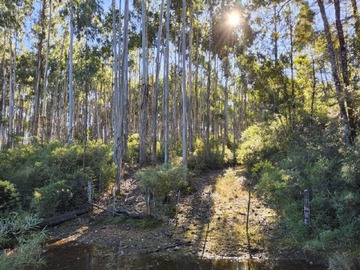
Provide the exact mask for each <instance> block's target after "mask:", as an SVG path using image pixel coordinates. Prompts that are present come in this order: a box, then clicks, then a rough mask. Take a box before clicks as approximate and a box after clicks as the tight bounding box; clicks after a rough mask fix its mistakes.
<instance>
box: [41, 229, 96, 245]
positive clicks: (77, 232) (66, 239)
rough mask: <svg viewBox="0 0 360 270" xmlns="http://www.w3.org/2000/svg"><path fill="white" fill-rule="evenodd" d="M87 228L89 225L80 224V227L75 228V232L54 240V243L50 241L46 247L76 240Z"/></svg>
mask: <svg viewBox="0 0 360 270" xmlns="http://www.w3.org/2000/svg"><path fill="white" fill-rule="evenodd" d="M88 229H89V226H87V225H84V226H81V227H80V228H78V229H77V230H75V232H74V233H73V234H71V235H69V236H67V237H64V238H62V239H60V240H58V241H55V242H54V243H51V244H50V245H49V246H48V247H52V246H61V245H64V244H67V243H70V242H73V241H75V240H77V239H78V238H79V237H81V236H82V235H84V234H85V233H86V232H87V230H88Z"/></svg>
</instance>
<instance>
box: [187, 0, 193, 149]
mask: <svg viewBox="0 0 360 270" xmlns="http://www.w3.org/2000/svg"><path fill="white" fill-rule="evenodd" d="M193 26H194V4H193V2H190V29H189V61H188V62H189V76H188V77H189V79H188V81H189V89H188V91H187V92H188V95H189V102H188V105H189V109H188V129H189V139H188V140H189V151H190V153H191V152H192V151H193V139H194V138H193V137H194V136H193V110H192V108H193V106H192V103H193V101H192V100H193V96H192V87H193V81H192V72H193V71H192V61H193V59H192V58H193Z"/></svg>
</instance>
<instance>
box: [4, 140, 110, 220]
mask: <svg viewBox="0 0 360 270" xmlns="http://www.w3.org/2000/svg"><path fill="white" fill-rule="evenodd" d="M111 150H112V149H111V145H105V144H103V143H102V142H100V141H89V143H88V146H87V149H86V153H85V154H84V150H83V146H82V145H72V146H61V144H60V143H59V142H56V141H54V142H50V143H48V144H44V145H42V144H39V143H38V142H37V140H36V138H33V140H32V144H31V145H30V144H29V145H18V146H16V147H15V148H13V149H9V150H7V151H4V152H2V153H1V154H0V179H1V178H2V179H7V180H9V182H10V183H11V184H13V185H14V186H16V188H17V191H18V192H19V194H20V197H21V206H22V207H23V208H24V209H29V207H30V206H32V207H34V209H36V211H38V212H37V213H38V214H39V215H40V216H42V217H48V216H51V215H53V214H56V213H63V212H65V211H70V210H74V209H75V208H78V207H80V206H82V205H83V204H84V203H86V198H87V190H86V187H87V184H86V183H87V181H92V183H93V186H94V189H95V196H96V195H97V194H98V193H97V192H101V191H104V190H105V189H106V188H107V187H108V186H109V184H110V182H112V180H113V179H114V175H115V168H114V166H113V163H112V154H111ZM34 195H35V196H34Z"/></svg>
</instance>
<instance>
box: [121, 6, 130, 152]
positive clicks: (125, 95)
mask: <svg viewBox="0 0 360 270" xmlns="http://www.w3.org/2000/svg"><path fill="white" fill-rule="evenodd" d="M129 17H130V11H129V0H126V1H125V9H124V39H123V48H124V53H123V64H122V90H123V113H122V122H123V151H122V155H123V156H125V155H126V150H127V140H128V129H129V127H128V126H129V117H128V114H129V75H128V74H129V65H128V61H129V59H128V58H129Z"/></svg>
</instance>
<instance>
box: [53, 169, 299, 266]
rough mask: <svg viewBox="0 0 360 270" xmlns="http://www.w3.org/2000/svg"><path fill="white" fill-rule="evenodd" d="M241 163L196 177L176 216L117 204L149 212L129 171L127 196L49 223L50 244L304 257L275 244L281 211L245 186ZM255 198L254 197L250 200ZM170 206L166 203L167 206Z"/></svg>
mask: <svg viewBox="0 0 360 270" xmlns="http://www.w3.org/2000/svg"><path fill="white" fill-rule="evenodd" d="M245 180H246V179H245V177H244V175H243V173H242V171H241V169H240V168H236V169H233V168H229V169H226V170H223V171H213V172H209V173H207V174H205V175H203V176H202V177H201V178H197V179H193V180H192V183H191V186H192V190H191V191H190V192H189V193H188V194H185V195H184V196H182V197H181V199H180V201H179V203H178V211H177V212H178V214H177V217H174V218H162V220H161V221H159V220H158V219H149V218H145V219H144V218H143V219H132V218H126V217H124V216H123V215H116V216H113V215H112V214H111V213H110V212H109V211H112V210H113V209H122V210H126V211H128V212H130V213H133V214H138V213H143V214H144V213H146V206H145V199H144V195H143V194H142V193H141V192H140V190H139V189H138V187H137V185H136V181H135V180H134V179H133V178H131V176H130V177H128V179H126V180H125V181H123V183H122V187H121V188H122V196H121V199H118V200H117V201H116V202H114V200H113V199H111V197H110V196H108V197H104V198H103V199H102V200H101V202H97V204H98V205H99V206H101V208H103V209H107V210H108V211H106V210H102V209H99V208H94V209H93V211H92V213H90V214H86V215H83V216H80V217H79V218H77V219H75V220H72V221H68V222H66V223H63V224H61V225H59V226H56V227H52V228H48V232H49V234H50V237H51V242H52V244H51V245H61V244H64V243H67V242H71V241H77V242H79V243H82V244H93V245H96V246H99V247H104V248H106V249H113V250H116V251H117V252H118V253H119V254H121V255H131V254H139V253H140V254H141V253H143V254H154V253H158V254H179V255H180V254H181V255H186V256H194V257H199V258H208V259H223V258H226V259H235V260H244V259H249V258H251V259H256V260H259V259H260V260H261V259H269V258H270V257H271V256H273V257H274V258H275V257H276V258H281V257H283V256H284V257H285V256H286V257H287V259H289V255H290V256H291V258H293V259H300V258H301V254H300V253H299V252H298V251H296V250H292V249H289V248H280V247H279V246H277V244H276V241H275V240H276V237H275V234H276V230H277V229H276V220H277V216H276V213H275V212H274V211H273V210H272V209H270V208H269V207H267V205H266V204H265V203H264V202H263V201H262V200H261V199H259V198H257V197H256V196H255V195H254V194H252V193H250V192H249V191H248V190H247V189H246V188H245V187H244V185H245V184H244V183H245V182H246V181H245ZM249 200H250V201H249ZM164 207H165V206H164Z"/></svg>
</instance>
